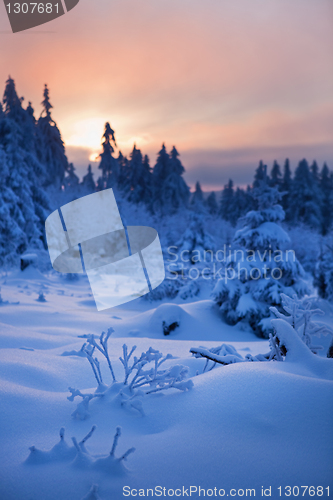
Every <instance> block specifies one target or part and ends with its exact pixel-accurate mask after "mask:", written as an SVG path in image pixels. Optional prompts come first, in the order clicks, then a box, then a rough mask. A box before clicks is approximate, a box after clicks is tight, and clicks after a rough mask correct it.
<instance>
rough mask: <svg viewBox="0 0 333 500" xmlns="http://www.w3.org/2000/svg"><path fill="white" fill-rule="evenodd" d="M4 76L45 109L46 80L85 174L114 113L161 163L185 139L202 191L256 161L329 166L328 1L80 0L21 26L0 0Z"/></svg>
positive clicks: (121, 137)
mask: <svg viewBox="0 0 333 500" xmlns="http://www.w3.org/2000/svg"><path fill="white" fill-rule="evenodd" d="M8 75H11V77H12V78H14V80H15V82H16V87H17V91H18V93H19V95H20V96H21V95H22V96H24V97H25V99H26V101H25V102H26V103H27V102H28V101H29V100H31V101H32V104H33V107H34V108H35V112H36V115H39V113H40V111H41V106H40V102H41V100H42V92H43V86H44V83H47V84H48V85H49V88H50V95H51V102H52V104H53V106H54V109H53V118H54V119H55V121H56V122H57V124H58V126H59V128H60V130H61V132H62V136H63V140H64V141H65V144H66V148H67V153H68V157H69V159H70V161H73V162H74V164H75V166H76V167H77V171H78V173H79V175H82V173H84V172H85V170H86V168H87V165H88V163H89V157H90V158H92V157H94V156H95V155H96V154H98V153H99V152H100V151H101V150H100V142H101V135H102V133H103V126H104V123H105V121H110V123H111V125H112V127H113V128H114V129H115V131H116V138H117V142H118V145H119V148H120V149H121V151H122V152H123V153H124V154H128V153H129V151H130V150H131V149H132V147H133V143H134V142H136V144H137V146H138V147H140V148H141V149H142V152H143V153H147V154H149V156H150V159H151V164H152V166H153V165H154V162H155V158H156V153H157V151H158V150H159V149H160V147H161V144H162V142H165V143H166V146H167V148H168V149H171V147H172V146H173V145H176V147H177V149H178V150H179V152H180V153H181V159H182V161H183V163H184V166H185V167H186V170H187V172H186V180H187V182H188V183H189V184H190V185H193V184H194V183H195V181H196V180H200V181H201V183H202V185H203V186H204V187H205V188H206V189H214V188H215V189H220V188H221V187H222V186H223V184H225V183H226V182H227V180H228V178H229V177H232V178H233V179H234V181H235V183H237V184H242V185H243V184H246V183H248V182H251V180H252V177H253V170H254V168H255V167H256V166H257V164H258V161H259V160H260V159H262V160H263V161H265V162H267V163H268V165H269V167H270V166H271V164H272V162H273V160H274V159H277V160H279V161H280V162H281V163H282V162H283V161H284V159H285V157H286V156H288V157H290V159H291V161H292V165H293V166H295V164H296V161H298V160H299V159H301V158H303V157H306V158H308V160H309V161H310V162H311V161H312V160H313V159H314V158H316V159H317V160H318V162H319V165H320V166H321V165H322V162H323V161H327V163H328V165H329V167H330V168H333V147H332V138H333V2H332V0H80V2H79V4H78V5H77V6H76V7H75V8H74V9H73V10H72V11H70V12H69V13H67V14H66V15H65V16H63V17H61V18H59V19H56V20H54V21H52V22H50V23H48V24H45V25H43V26H40V27H38V28H34V29H31V30H28V31H26V32H22V33H17V34H12V33H11V31H10V25H9V21H8V19H7V17H6V11H5V7H4V4H3V3H2V2H1V4H0V85H1V87H2V89H1V92H2V91H3V88H4V85H5V81H6V79H7V78H8ZM93 168H94V170H95V172H96V170H97V163H94V164H93ZM96 176H97V175H96ZM96 176H95V177H96Z"/></svg>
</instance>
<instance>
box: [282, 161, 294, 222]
mask: <svg viewBox="0 0 333 500" xmlns="http://www.w3.org/2000/svg"><path fill="white" fill-rule="evenodd" d="M291 188H292V178H291V170H290V162H289V159H288V158H286V161H285V162H284V166H283V178H282V182H281V191H282V199H281V205H282V208H283V210H284V211H285V214H286V217H285V219H286V221H288V220H289V219H290V215H291V214H290V213H289V201H290V193H291Z"/></svg>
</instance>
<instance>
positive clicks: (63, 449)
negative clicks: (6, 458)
mask: <svg viewBox="0 0 333 500" xmlns="http://www.w3.org/2000/svg"><path fill="white" fill-rule="evenodd" d="M95 429H96V426H95V425H94V426H93V427H92V428H91V430H90V431H89V432H88V434H87V435H86V436H85V437H84V438H83V439H82V440H81V441H80V442H79V443H78V442H77V440H76V438H75V437H73V438H72V442H73V446H71V445H69V444H68V443H67V442H66V441H65V429H64V428H63V427H62V428H61V429H60V441H59V443H57V444H56V445H55V446H54V447H53V448H52V449H51V450H50V451H42V450H38V449H37V448H36V447H35V446H32V447H31V448H29V449H30V455H29V457H28V458H27V460H26V461H25V463H26V464H30V465H36V464H44V463H49V462H71V465H72V466H74V467H79V468H82V469H96V470H100V471H105V472H107V473H111V474H119V473H123V472H124V471H125V470H126V469H125V467H124V466H123V465H122V462H123V461H125V460H127V457H128V456H129V455H130V454H131V453H133V452H134V451H135V448H130V449H129V450H127V451H126V452H125V453H123V454H122V455H121V456H120V457H116V456H115V452H116V448H117V445H118V440H119V437H120V436H121V427H117V429H116V434H115V436H114V438H113V444H112V448H111V451H110V453H109V454H108V455H98V456H94V455H91V454H90V453H89V451H88V450H87V449H86V446H85V443H86V442H87V440H88V439H89V438H91V436H92V435H93V433H94V431H95ZM88 498H89V497H88ZM92 498H94V497H92Z"/></svg>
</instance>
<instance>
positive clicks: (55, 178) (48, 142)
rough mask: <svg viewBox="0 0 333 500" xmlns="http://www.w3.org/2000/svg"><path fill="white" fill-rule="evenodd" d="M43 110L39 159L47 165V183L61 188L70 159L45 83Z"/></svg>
mask: <svg viewBox="0 0 333 500" xmlns="http://www.w3.org/2000/svg"><path fill="white" fill-rule="evenodd" d="M42 106H43V110H42V113H41V115H40V118H39V120H38V122H37V131H36V132H37V137H38V151H37V153H38V159H39V161H40V162H41V163H42V164H43V165H45V167H46V173H47V175H46V180H45V185H47V186H48V185H53V186H55V187H56V188H57V189H60V188H61V186H62V184H63V181H64V177H65V173H66V172H67V169H68V160H67V157H66V153H65V146H64V143H63V140H62V138H61V134H60V131H59V129H58V127H57V124H56V122H55V121H54V120H53V118H52V116H51V109H52V108H53V106H52V104H51V103H50V96H49V89H48V87H47V85H46V84H45V88H44V99H43V101H42Z"/></svg>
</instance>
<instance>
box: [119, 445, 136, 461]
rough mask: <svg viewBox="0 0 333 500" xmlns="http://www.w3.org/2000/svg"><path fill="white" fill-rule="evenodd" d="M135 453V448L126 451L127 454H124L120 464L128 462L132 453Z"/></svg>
mask: <svg viewBox="0 0 333 500" xmlns="http://www.w3.org/2000/svg"><path fill="white" fill-rule="evenodd" d="M134 452H135V448H130V449H129V450H127V451H126V453H124V454H123V455H122V456H121V457H120V458H119V459H118V460H119V462H121V461H122V460H125V461H126V460H127V457H128V455H130V454H131V453H134Z"/></svg>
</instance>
